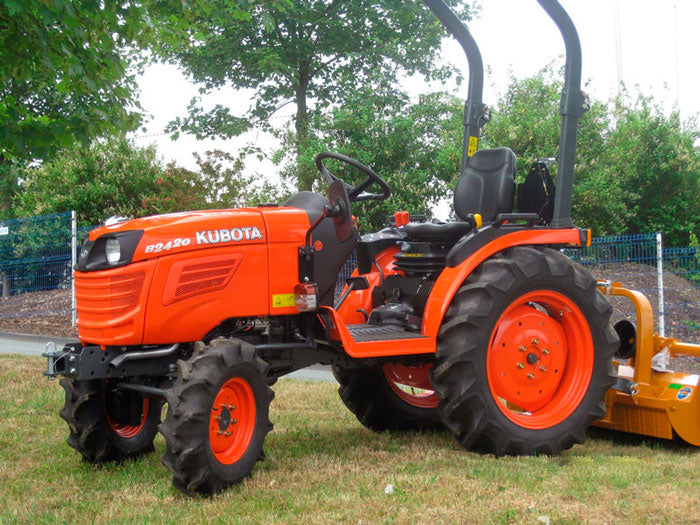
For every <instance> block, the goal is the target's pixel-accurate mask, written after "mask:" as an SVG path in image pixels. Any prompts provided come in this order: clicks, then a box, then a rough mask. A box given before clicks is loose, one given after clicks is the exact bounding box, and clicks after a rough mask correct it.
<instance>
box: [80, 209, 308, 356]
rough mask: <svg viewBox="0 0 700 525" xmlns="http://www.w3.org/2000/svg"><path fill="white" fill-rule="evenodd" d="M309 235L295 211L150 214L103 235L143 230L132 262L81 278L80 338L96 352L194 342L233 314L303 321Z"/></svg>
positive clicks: (101, 230) (95, 235)
mask: <svg viewBox="0 0 700 525" xmlns="http://www.w3.org/2000/svg"><path fill="white" fill-rule="evenodd" d="M308 228H309V220H308V216H307V214H306V213H305V212H304V211H303V210H299V209H296V208H284V207H271V208H243V209H237V210H213V211H198V212H185V213H175V214H169V215H161V216H156V217H146V218H143V219H135V220H132V221H127V222H123V223H120V224H117V225H113V226H107V227H103V228H98V229H96V230H93V231H92V232H90V239H91V240H95V239H97V238H98V237H99V236H100V235H102V234H104V233H111V232H118V231H130V230H143V232H144V233H143V236H142V237H141V240H140V241H139V244H138V246H137V247H136V250H135V252H134V256H133V258H132V263H131V264H128V265H126V266H122V267H119V268H115V269H106V270H99V271H92V272H75V276H76V304H77V310H78V332H79V337H80V340H81V341H83V342H84V343H92V344H99V345H103V346H106V345H110V346H113V345H139V344H169V343H176V342H185V341H197V340H199V339H201V338H202V337H203V336H204V335H206V334H207V333H208V332H210V331H211V330H212V329H213V328H215V327H216V326H218V325H219V324H220V323H221V322H222V321H224V320H225V319H228V318H230V317H255V316H267V315H286V314H297V313H299V311H298V310H297V309H296V308H295V307H294V298H293V293H294V287H295V285H296V284H297V283H298V282H299V281H298V248H299V246H301V245H303V243H304V237H305V235H306V231H307V230H308Z"/></svg>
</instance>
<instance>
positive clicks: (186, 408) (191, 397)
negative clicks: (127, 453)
mask: <svg viewBox="0 0 700 525" xmlns="http://www.w3.org/2000/svg"><path fill="white" fill-rule="evenodd" d="M178 368H179V377H178V378H177V380H176V382H175V384H174V385H173V387H172V388H170V389H169V390H168V391H167V400H168V412H167V415H166V418H165V421H163V423H162V424H161V425H160V432H161V434H163V436H164V437H165V441H166V452H165V454H164V455H163V464H165V466H166V467H168V469H170V471H171V472H172V473H173V485H174V486H175V487H176V488H178V489H179V490H182V491H183V492H187V493H193V492H201V493H204V494H213V493H216V492H220V491H221V490H224V489H225V488H226V487H228V486H230V485H233V484H234V483H238V482H239V481H241V480H242V479H243V478H245V477H246V476H248V475H249V474H250V473H251V471H252V470H253V467H254V466H255V464H256V463H257V462H258V461H259V460H261V459H263V458H264V454H263V451H262V447H263V442H264V441H265V436H266V435H267V433H268V432H269V431H270V430H272V424H271V423H270V420H269V418H268V413H269V406H270V402H271V401H272V399H273V397H274V393H273V391H272V390H271V389H270V387H269V386H268V384H267V381H266V373H267V369H268V365H267V363H265V362H264V361H263V360H262V359H260V358H259V357H258V356H257V355H256V353H255V349H254V348H253V347H252V346H251V345H249V344H247V343H244V342H242V341H237V340H228V339H215V340H214V341H212V343H211V344H210V345H209V346H206V347H204V348H203V350H202V351H201V352H199V353H197V354H196V355H195V356H193V357H192V358H191V359H190V360H188V361H179V362H178Z"/></svg>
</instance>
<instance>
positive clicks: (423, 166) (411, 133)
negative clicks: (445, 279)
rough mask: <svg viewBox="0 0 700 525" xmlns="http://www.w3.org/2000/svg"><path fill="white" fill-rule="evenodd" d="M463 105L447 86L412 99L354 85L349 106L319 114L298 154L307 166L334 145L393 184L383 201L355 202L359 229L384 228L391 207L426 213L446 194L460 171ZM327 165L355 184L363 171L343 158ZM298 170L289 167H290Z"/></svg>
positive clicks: (337, 149) (332, 148)
mask: <svg viewBox="0 0 700 525" xmlns="http://www.w3.org/2000/svg"><path fill="white" fill-rule="evenodd" d="M462 107H463V103H462V102H461V101H460V100H458V99H456V98H455V97H452V96H450V95H447V94H444V93H434V94H429V95H423V96H421V97H420V99H419V100H418V101H417V103H415V104H412V103H411V102H410V100H409V98H408V97H407V96H406V95H405V94H402V93H400V92H398V91H397V92H395V93H394V94H392V95H390V96H387V95H384V94H377V93H376V92H373V91H372V90H371V89H366V90H359V91H358V92H356V93H355V95H354V96H353V97H351V98H349V99H348V103H347V104H346V105H344V106H342V107H339V108H336V109H335V110H333V111H332V112H331V113H330V114H328V115H319V116H317V118H316V119H315V121H314V126H313V129H314V132H313V134H312V135H311V136H310V137H309V140H308V141H307V142H306V144H305V147H304V148H302V149H301V154H300V155H299V159H298V160H299V162H300V163H301V165H302V166H303V167H304V169H305V170H307V171H312V170H314V171H316V168H315V165H314V159H315V157H316V154H318V153H319V152H320V151H324V150H330V151H338V152H340V153H343V154H345V155H349V156H351V157H353V158H356V159H357V160H359V161H360V162H362V163H363V164H366V165H367V166H369V167H370V168H372V169H374V170H375V171H376V172H377V173H378V174H379V175H380V176H381V177H382V178H383V179H385V180H386V181H387V183H388V184H389V187H390V188H391V189H392V196H391V197H390V198H389V199H388V200H386V201H383V202H376V201H372V202H370V203H369V204H363V203H355V204H353V213H354V214H355V215H356V216H357V218H358V223H359V226H360V228H361V229H362V230H364V231H371V230H376V229H378V228H381V227H382V226H383V225H384V223H385V220H386V218H387V217H388V216H389V215H391V214H393V213H394V212H395V211H396V210H407V211H409V212H411V213H427V214H428V215H430V210H431V208H432V207H433V206H434V205H436V204H437V203H438V201H439V200H440V199H442V198H444V197H446V196H447V195H448V194H451V192H450V187H453V186H454V184H455V183H456V179H457V177H458V175H459V163H460V155H461V151H460V149H459V148H460V147H461V141H462V139H461V137H462V132H463V129H462V119H461V110H462ZM289 140H293V137H292V138H291V139H289ZM282 151H284V149H283V150H282ZM328 167H329V169H330V170H331V172H332V173H335V174H337V175H338V176H339V177H341V178H342V179H343V180H345V181H346V182H348V183H350V184H353V185H354V184H357V183H358V182H360V180H361V179H362V178H363V177H364V176H363V175H361V174H360V173H359V172H358V171H357V170H354V169H353V168H349V167H347V166H346V165H344V164H340V163H333V162H332V161H331V162H329V163H328ZM295 169H296V166H295V165H288V166H287V170H288V171H293V170H295ZM321 184H322V185H324V186H325V182H323V183H321ZM319 190H320V188H319ZM369 191H371V190H369Z"/></svg>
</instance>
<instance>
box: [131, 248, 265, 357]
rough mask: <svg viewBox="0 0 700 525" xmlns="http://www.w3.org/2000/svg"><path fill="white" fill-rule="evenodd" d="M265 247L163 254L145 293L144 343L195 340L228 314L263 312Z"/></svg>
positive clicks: (236, 315)
mask: <svg viewBox="0 0 700 525" xmlns="http://www.w3.org/2000/svg"><path fill="white" fill-rule="evenodd" d="M267 270H268V252H267V246H266V245H264V244H262V245H244V246H227V247H222V248H210V249H206V250H201V251H198V252H189V253H183V254H177V255H172V256H167V257H162V258H160V259H159V260H158V267H157V269H156V272H155V277H154V279H153V284H152V286H151V290H150V293H149V294H148V296H149V300H148V306H147V308H146V323H145V327H144V340H143V343H144V344H166V343H175V342H186V341H197V340H199V339H201V338H202V337H203V336H204V335H206V334H207V333H208V332H209V331H210V330H211V329H212V328H214V327H216V326H218V325H219V324H220V323H221V322H222V321H223V320H225V319H227V318H229V317H243V316H246V317H247V316H260V315H267V314H268V311H269V310H268V308H269V306H268V305H269V302H268V301H269V299H268V298H269V282H268V271H267Z"/></svg>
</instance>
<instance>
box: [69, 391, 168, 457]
mask: <svg viewBox="0 0 700 525" xmlns="http://www.w3.org/2000/svg"><path fill="white" fill-rule="evenodd" d="M61 386H62V387H63V389H64V390H65V405H64V406H63V408H62V409H61V411H60V412H59V414H60V415H61V417H62V418H63V419H64V420H65V421H66V422H67V423H68V427H69V429H70V435H69V436H68V444H69V445H70V446H71V447H73V448H74V449H76V450H77V451H78V452H80V453H81V454H82V456H83V460H85V461H87V462H89V463H103V462H107V461H124V460H127V459H134V458H137V457H139V456H141V455H143V454H147V453H149V452H153V450H154V448H153V439H154V438H155V436H156V433H157V432H158V423H159V422H160V413H161V407H162V406H163V403H162V401H159V400H156V399H149V398H142V397H141V396H139V394H137V393H133V392H126V391H121V390H117V389H116V388H114V386H113V383H112V382H110V381H109V380H97V379H96V380H90V381H78V380H75V379H68V378H63V379H61Z"/></svg>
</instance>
